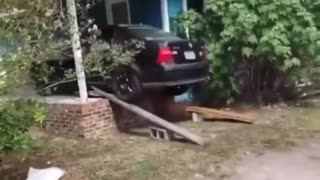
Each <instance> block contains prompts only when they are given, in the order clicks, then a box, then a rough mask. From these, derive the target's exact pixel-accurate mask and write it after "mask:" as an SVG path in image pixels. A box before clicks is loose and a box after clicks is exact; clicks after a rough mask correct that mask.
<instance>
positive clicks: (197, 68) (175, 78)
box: [142, 61, 209, 88]
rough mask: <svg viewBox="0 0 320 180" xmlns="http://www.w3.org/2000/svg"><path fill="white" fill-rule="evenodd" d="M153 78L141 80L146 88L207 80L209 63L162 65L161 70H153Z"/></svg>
mask: <svg viewBox="0 0 320 180" xmlns="http://www.w3.org/2000/svg"><path fill="white" fill-rule="evenodd" d="M148 74H150V76H151V74H153V75H152V76H153V78H152V79H149V81H143V82H142V85H143V87H146V88H153V87H166V86H178V85H188V84H194V83H199V82H203V81H207V80H208V79H209V63H208V62H207V61H203V62H197V63H189V64H174V65H164V66H162V69H161V71H159V70H158V71H156V70H155V71H154V72H153V73H148Z"/></svg>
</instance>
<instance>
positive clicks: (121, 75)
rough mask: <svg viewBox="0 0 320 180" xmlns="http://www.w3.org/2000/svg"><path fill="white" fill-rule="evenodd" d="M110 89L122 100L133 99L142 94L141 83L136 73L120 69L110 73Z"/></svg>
mask: <svg viewBox="0 0 320 180" xmlns="http://www.w3.org/2000/svg"><path fill="white" fill-rule="evenodd" d="M112 89H113V92H114V93H115V95H116V97H118V98H119V99H121V100H123V101H127V102H130V101H134V100H136V99H138V98H140V97H141V95H142V91H143V90H142V85H141V82H140V80H139V77H138V76H137V75H136V73H134V72H132V71H130V70H127V69H122V70H119V71H116V72H113V73H112Z"/></svg>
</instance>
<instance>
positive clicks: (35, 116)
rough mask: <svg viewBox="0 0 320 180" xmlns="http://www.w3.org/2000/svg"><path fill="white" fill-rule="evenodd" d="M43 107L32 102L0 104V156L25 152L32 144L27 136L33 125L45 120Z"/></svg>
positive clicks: (16, 101)
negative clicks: (14, 152) (13, 152)
mask: <svg viewBox="0 0 320 180" xmlns="http://www.w3.org/2000/svg"><path fill="white" fill-rule="evenodd" d="M45 112H46V111H45V108H44V106H43V105H41V104H39V103H37V102H35V101H32V100H15V101H6V102H2V103H1V105H0V119H1V121H0V127H1V128H0V154H1V153H8V152H10V151H25V150H27V149H28V148H29V147H30V145H31V142H32V139H31V137H30V136H29V135H28V134H27V132H28V130H29V128H30V127H31V126H32V125H34V123H42V122H43V121H44V119H45Z"/></svg>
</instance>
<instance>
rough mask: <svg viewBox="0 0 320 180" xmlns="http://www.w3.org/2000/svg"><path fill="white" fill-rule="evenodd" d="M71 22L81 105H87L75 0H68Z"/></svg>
mask: <svg viewBox="0 0 320 180" xmlns="http://www.w3.org/2000/svg"><path fill="white" fill-rule="evenodd" d="M67 7H68V14H69V22H70V33H71V44H72V50H73V56H74V63H75V67H76V76H77V80H78V87H79V94H80V101H81V103H87V101H88V92H87V84H86V76H85V73H84V67H83V58H82V50H81V44H80V36H79V27H78V18H77V11H76V4H75V0H67Z"/></svg>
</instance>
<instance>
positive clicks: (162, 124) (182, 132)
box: [92, 87, 207, 145]
mask: <svg viewBox="0 0 320 180" xmlns="http://www.w3.org/2000/svg"><path fill="white" fill-rule="evenodd" d="M92 89H93V90H94V91H95V93H97V94H98V95H101V96H103V97H105V98H107V99H109V100H110V101H112V102H114V103H116V104H118V105H119V106H121V107H123V108H126V109H128V110H129V111H131V112H133V113H135V114H137V115H140V116H142V117H144V118H146V120H148V121H150V122H151V123H154V124H156V125H158V126H160V127H163V128H165V129H167V130H169V131H171V132H173V133H176V134H178V135H180V136H182V137H184V138H186V139H188V140H190V141H192V142H194V143H197V144H199V145H205V144H207V141H206V140H204V139H203V138H202V137H200V136H198V135H196V134H193V133H191V132H190V131H188V130H187V129H185V128H182V127H179V126H177V125H175V124H172V123H170V122H168V121H166V120H164V119H162V118H160V117H158V116H156V115H154V114H152V113H150V112H148V111H146V110H144V109H142V108H141V107H138V106H136V105H134V104H129V103H127V102H124V101H122V100H120V99H118V98H117V97H115V96H114V95H112V94H109V93H106V92H104V91H102V90H100V89H98V88H96V87H92Z"/></svg>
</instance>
